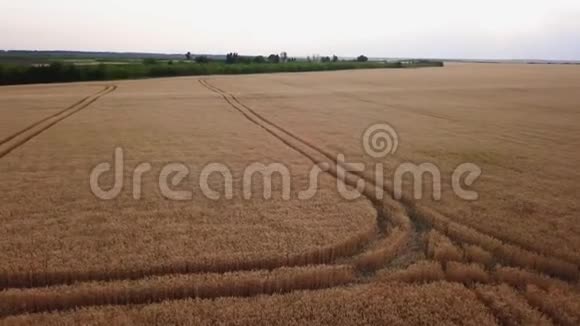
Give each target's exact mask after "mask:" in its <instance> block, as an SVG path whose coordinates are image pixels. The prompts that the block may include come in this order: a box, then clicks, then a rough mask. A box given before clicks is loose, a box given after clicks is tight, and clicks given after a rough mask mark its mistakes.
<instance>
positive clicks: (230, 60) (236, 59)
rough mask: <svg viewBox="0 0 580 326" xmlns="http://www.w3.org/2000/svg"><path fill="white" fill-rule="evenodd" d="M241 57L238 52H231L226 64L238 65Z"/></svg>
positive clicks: (227, 56)
mask: <svg viewBox="0 0 580 326" xmlns="http://www.w3.org/2000/svg"><path fill="white" fill-rule="evenodd" d="M239 57H240V56H239V55H238V53H237V52H230V53H228V54H227V55H226V63H230V64H231V63H238V62H239Z"/></svg>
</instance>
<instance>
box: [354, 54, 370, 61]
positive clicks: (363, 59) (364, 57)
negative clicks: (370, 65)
mask: <svg viewBox="0 0 580 326" xmlns="http://www.w3.org/2000/svg"><path fill="white" fill-rule="evenodd" d="M356 61H358V62H367V61H369V58H367V57H366V56H364V55H359V56H358V57H357V58H356Z"/></svg>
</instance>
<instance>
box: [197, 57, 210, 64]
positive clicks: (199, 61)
mask: <svg viewBox="0 0 580 326" xmlns="http://www.w3.org/2000/svg"><path fill="white" fill-rule="evenodd" d="M195 62H196V63H209V58H208V57H207V56H205V55H198V56H197V57H195Z"/></svg>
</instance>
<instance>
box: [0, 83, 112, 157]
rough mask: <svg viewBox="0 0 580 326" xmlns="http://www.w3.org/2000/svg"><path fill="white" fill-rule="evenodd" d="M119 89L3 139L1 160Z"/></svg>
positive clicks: (107, 90) (105, 91) (99, 94)
mask: <svg viewBox="0 0 580 326" xmlns="http://www.w3.org/2000/svg"><path fill="white" fill-rule="evenodd" d="M116 89H117V86H115V85H112V86H107V87H105V88H104V89H103V90H101V91H99V92H97V93H95V94H93V95H89V96H87V97H85V98H83V99H81V100H80V101H78V102H76V103H74V104H72V105H71V106H69V107H67V108H65V109H63V110H61V111H59V112H56V113H54V114H52V115H50V116H48V117H45V118H44V119H42V120H39V121H37V122H35V123H33V124H31V125H30V126H28V127H26V128H24V129H22V130H20V131H18V132H16V133H14V134H12V135H10V136H8V137H6V138H4V139H2V140H1V141H0V158H2V157H4V156H6V155H8V154H9V153H10V152H12V151H13V150H15V149H17V148H18V147H20V146H22V145H24V144H26V143H27V142H28V141H29V140H31V139H33V138H34V137H36V136H38V135H40V134H41V133H43V132H44V131H46V130H48V129H49V128H51V127H52V126H54V125H56V124H57V123H59V122H61V121H62V120H64V119H66V118H68V117H70V116H72V115H73V114H75V113H77V112H79V111H81V110H83V109H86V108H87V107H89V106H90V105H91V104H93V103H94V102H96V101H97V100H98V99H100V98H101V97H103V96H105V95H107V94H110V93H112V92H114V91H115V90H116Z"/></svg>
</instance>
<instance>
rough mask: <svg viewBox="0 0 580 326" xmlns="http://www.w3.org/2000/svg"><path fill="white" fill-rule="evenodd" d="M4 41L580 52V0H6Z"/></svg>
mask: <svg viewBox="0 0 580 326" xmlns="http://www.w3.org/2000/svg"><path fill="white" fill-rule="evenodd" d="M0 49H39V50H49V49H50V50H54V49H60V50H96V51H145V52H172V53H173V52H176V53H182V52H186V51H191V52H194V53H225V52H230V51H237V52H239V53H241V54H267V53H271V52H280V51H287V52H288V53H289V55H291V56H306V55H311V54H321V55H331V54H337V55H339V56H355V55H359V54H365V55H368V56H373V57H447V58H451V57H452V58H504V59H515V58H537V59H575V60H579V59H580V1H579V0H525V1H524V0H512V1H510V0H502V1H499V0H485V1H480V0H472V1H469V0H464V1H453V0H442V1H427V0H425V1H423V0H415V1H371V0H357V1H343V2H340V1H326V0H323V1H316V2H315V1H313V0H312V1H308V0H294V1H259V0H239V1H230V0H227V1H226V0H221V1H209V0H206V1H191V0H187V1H186V0H166V1H150V2H149V1H143V0H142V1H138V0H117V1H114V0H99V1H79V0H76V1H73V0H53V1H41V0H35V1H31V0H17V1H14V0H0Z"/></svg>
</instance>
